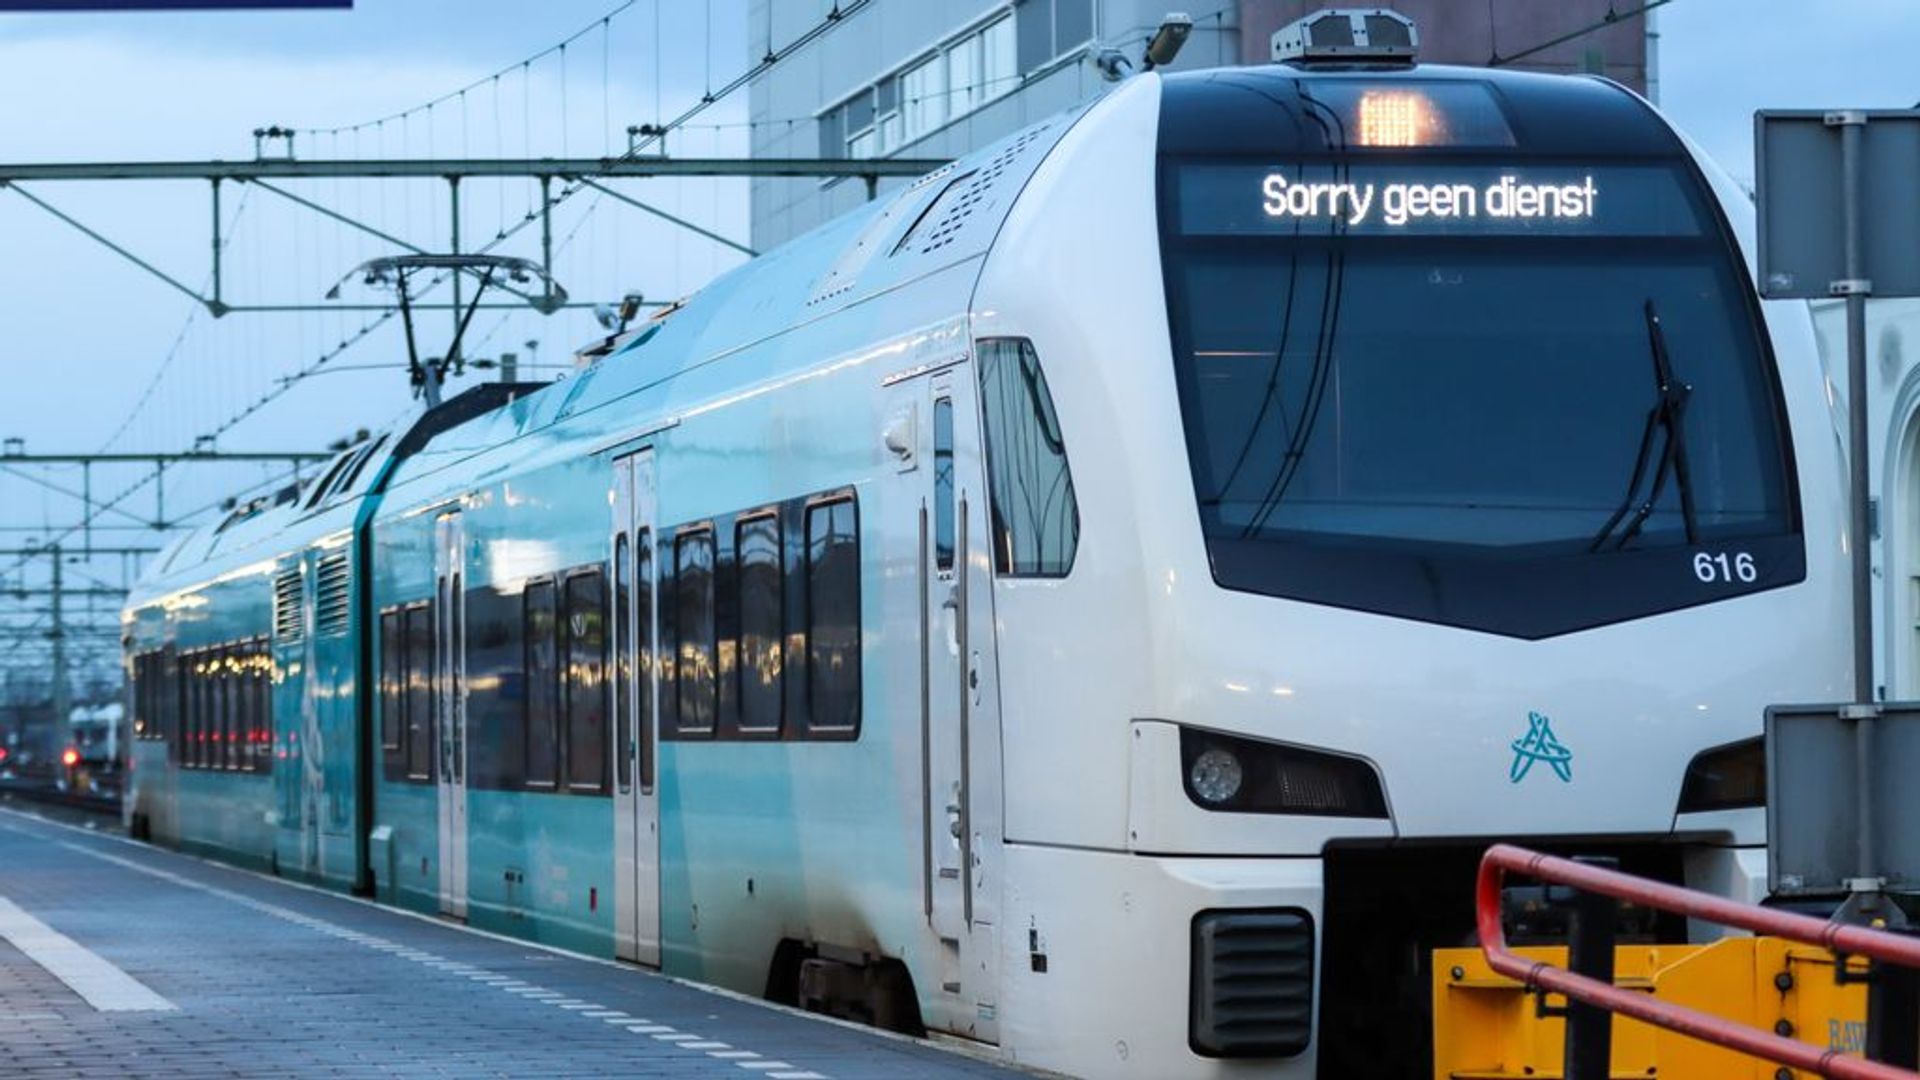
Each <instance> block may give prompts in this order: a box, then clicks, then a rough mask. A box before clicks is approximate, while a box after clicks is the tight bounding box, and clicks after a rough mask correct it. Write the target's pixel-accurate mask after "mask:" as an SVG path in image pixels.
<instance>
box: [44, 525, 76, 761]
mask: <svg viewBox="0 0 1920 1080" xmlns="http://www.w3.org/2000/svg"><path fill="white" fill-rule="evenodd" d="M48 550H49V552H50V553H51V554H52V556H53V598H52V601H53V602H52V604H51V608H52V610H51V611H50V612H49V615H50V617H51V619H52V622H53V629H51V630H50V631H48V632H47V637H48V638H49V639H50V640H51V641H52V643H53V732H54V734H53V738H52V739H51V740H50V741H48V742H47V743H45V744H43V745H45V746H46V748H47V750H48V751H49V752H50V753H53V754H56V755H57V754H58V753H59V752H60V747H59V743H60V740H61V739H62V737H63V733H64V732H65V731H66V730H67V717H68V715H69V714H71V713H72V712H73V698H72V692H73V691H72V687H69V686H68V685H67V634H66V627H65V626H63V625H62V624H61V620H62V615H61V610H60V593H61V584H62V582H61V575H62V570H61V562H62V560H61V558H60V545H59V544H54V545H52V546H51V547H50V548H49V549H48Z"/></svg>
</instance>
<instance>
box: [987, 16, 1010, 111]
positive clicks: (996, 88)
mask: <svg viewBox="0 0 1920 1080" xmlns="http://www.w3.org/2000/svg"><path fill="white" fill-rule="evenodd" d="M980 53H981V69H980V89H981V96H980V102H981V103H983V104H984V103H985V102H988V101H992V100H993V99H994V98H997V97H999V96H1000V95H1001V94H1004V93H1007V92H1008V91H1010V90H1012V89H1013V88H1014V87H1015V86H1017V85H1019V82H1020V57H1019V55H1018V53H1017V52H1016V50H1015V49H1014V39H1013V20H1012V19H1011V18H1006V19H1001V20H1000V21H999V22H996V23H994V24H992V25H991V26H988V27H987V28H986V29H985V30H982V31H980Z"/></svg>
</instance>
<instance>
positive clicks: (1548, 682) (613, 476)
mask: <svg viewBox="0 0 1920 1080" xmlns="http://www.w3.org/2000/svg"><path fill="white" fill-rule="evenodd" d="M1751 251H1752V233H1751V212H1750V209H1749V205H1748V201H1747V199H1746V198H1745V196H1744V195H1743V194H1742V193H1741V192H1740V191H1739V190H1738V189H1737V188H1735V187H1734V186H1733V185H1732V184H1731V183H1730V182H1729V181H1728V180H1726V179H1725V177H1724V176H1722V175H1721V174H1720V173H1719V172H1717V171H1716V170H1715V169H1714V168H1713V167H1712V166H1711V165H1710V164H1709V163H1707V162H1706V161H1704V160H1703V159H1702V158H1701V157H1700V156H1699V155H1698V154H1696V153H1695V152H1694V151H1693V150H1692V149H1691V148H1690V147H1689V146H1688V145H1687V144H1686V143H1685V142H1684V141H1683V140H1682V139H1681V137H1680V136H1679V135H1677V134H1676V133H1675V132H1674V131H1673V130H1672V129H1671V128H1670V127H1669V126H1668V125H1667V123H1666V122H1665V121H1663V120H1662V119H1661V117H1660V116H1659V115H1658V114H1657V113H1656V112H1655V111H1654V110H1653V109H1652V108H1651V107H1650V106H1649V105H1648V104H1647V103H1646V102H1644V101H1642V100H1641V99H1639V98H1637V97H1636V96H1634V95H1633V94H1632V93H1630V92H1628V91H1626V90H1624V89H1622V88H1621V87H1619V86H1617V85H1615V84H1612V83H1609V82H1606V81H1604V80H1600V79H1595V78H1571V77H1551V76H1542V75H1526V74H1519V73H1512V72H1500V71H1484V70H1477V69H1451V68H1444V67H1431V66H1412V65H1399V66H1396V65H1392V64H1373V65H1367V64H1351V63H1346V64H1340V63H1321V62H1307V61H1302V62H1298V63H1292V64H1277V65H1273V66H1269V67H1264V68H1252V69H1233V70H1220V71H1210V72H1201V73H1195V74H1185V75H1172V76H1165V77H1163V76H1161V75H1160V74H1158V73H1152V74H1145V75H1141V76H1138V77H1135V78H1131V79H1129V80H1127V81H1125V82H1124V83H1122V84H1121V85H1120V86H1118V87H1117V88H1116V89H1115V90H1114V91H1113V92H1112V93H1110V94H1108V95H1107V96H1106V97H1105V98H1103V99H1102V100H1100V101H1098V102H1097V103H1094V104H1092V105H1090V106H1087V107H1085V108H1084V109H1081V110H1079V111H1076V112H1074V113H1072V114H1069V115H1065V116H1061V117H1058V118H1055V119H1051V120H1048V121H1046V122H1044V123H1040V124H1038V125H1035V126H1033V127H1031V128H1028V129H1026V130H1024V131H1021V132H1019V133H1018V134H1016V135H1014V136H1012V137H1010V138H1008V139H1006V140H1004V141H1002V142H1000V143H998V144H996V145H994V146H992V147H989V148H987V149H985V150H983V151H981V152H979V153H977V154H974V155H972V156H970V157H968V158H966V159H964V160H961V161H958V162H955V163H953V164H951V165H948V166H946V167H944V168H942V169H940V170H938V171H937V172H935V173H933V174H931V175H929V176H926V177H925V178H923V179H921V180H919V181H917V182H916V183H914V184H912V185H911V186H909V187H906V188H905V189H904V190H901V191H899V192H897V193H895V194H892V195H890V196H887V197H884V198H882V199H880V200H878V201H876V202H874V203H872V204H870V205H869V206H867V207H866V208H865V209H863V210H861V211H859V212H857V213H855V214H853V215H850V216H848V217H846V218H843V219H841V220H839V221H837V222H834V223H832V224H829V225H828V226H826V227H824V228H822V229H820V230H818V231H816V232H814V233H813V234H811V235H809V236H807V237H805V238H802V239H800V240H798V241H796V242H794V243H791V244H789V245H787V246H785V247H782V248H780V249H778V250H776V251H773V252H771V253H769V254H767V255H765V256H763V257H761V258H758V259H756V260H754V261H753V262H751V263H749V264H748V265H746V266H744V267H742V268H740V269H738V270H736V271H734V272H732V273H730V274H728V275H726V276H725V277H723V278H721V279H720V280H718V281H716V282H715V283H714V284H712V285H711V286H709V287H708V288H706V289H705V290H704V291H702V292H701V293H699V294H698V295H696V296H695V297H693V298H692V299H691V300H690V301H689V302H688V303H686V304H685V305H684V306H683V307H680V308H678V309H677V310H674V311H672V312H671V313H670V314H668V315H666V316H664V317H661V318H658V319H656V320H654V321H651V322H648V323H647V324H645V325H644V326H642V327H640V328H638V329H637V330H635V331H633V332H631V333H630V334H629V335H628V336H627V337H625V338H623V339H622V340H621V341H620V342H619V343H618V344H617V347H616V348H615V349H614V350H613V351H612V353H611V355H608V356H607V357H605V358H604V359H602V360H600V361H599V362H598V363H596V364H594V365H593V366H592V367H590V368H588V369H586V370H584V371H582V372H580V373H579V374H578V375H576V376H575V377H573V378H570V379H568V380H566V381H564V382H561V383H559V384H555V385H550V386H545V387H529V386H521V385H491V386H481V387H476V388H474V389H472V390H469V391H468V392H466V393H465V394H463V395H461V396H459V397H456V398H454V399H452V400H450V401H448V402H447V403H446V404H444V405H441V406H439V407H438V408H435V409H433V410H431V411H428V412H425V413H424V414H423V415H421V416H420V417H419V418H418V419H417V420H416V421H415V422H413V424H412V425H411V426H410V427H408V428H406V429H405V430H402V431H396V432H393V433H391V434H388V435H383V436H380V437H377V438H373V439H370V440H368V441H366V442H364V443H363V444H360V445H358V446H355V447H353V448H351V449H349V450H348V451H346V452H345V453H343V454H341V455H340V456H339V458H338V459H337V460H335V461H334V462H332V463H331V465H330V466H328V467H327V468H326V470H325V472H324V473H323V474H322V475H320V476H319V477H318V479H317V480H316V481H315V482H314V483H312V484H311V485H310V486H309V487H307V488H306V489H304V490H300V491H298V492H287V493H284V494H283V496H282V497H279V498H277V499H266V500H262V501H260V502H257V503H253V504H248V505H246V506H242V507H240V508H238V509H237V510H236V511H235V512H234V513H233V514H232V515H231V516H229V517H228V518H227V520H225V521H222V522H220V523H218V524H217V525H214V526H211V527H208V528H206V529H203V530H201V531H200V532H197V533H195V534H193V535H192V536H190V537H188V538H187V539H185V540H184V541H182V542H181V543H179V544H178V545H177V546H175V547H174V548H173V549H172V550H171V551H170V553H168V554H167V555H165V556H164V557H162V558H159V559H157V560H156V561H155V562H154V563H153V566H152V570H151V573H150V575H149V576H148V578H147V579H146V580H145V581H144V583H143V584H142V585H141V586H140V588H139V590H138V593H137V595H136V596H135V597H134V598H133V600H132V601H131V603H130V605H129V606H128V608H127V611H126V615H125V632H126V649H127V663H128V664H129V670H130V674H131V676H132V682H133V691H132V701H133V705H134V716H135V725H134V728H135V731H136V738H135V745H134V751H133V754H132V757H133V763H132V780H133V790H132V795H131V797H130V798H129V799H128V801H127V808H128V810H127V812H128V813H129V814H130V815H131V822H132V825H133V827H134V828H135V829H137V830H141V831H143V832H144V833H145V834H146V835H149V836H151V837H152V838H153V839H154V840H155V841H156V842H159V843H164V844H168V845H173V846H178V847H181V848H186V849H189V850H193V851H198V852H202V853H207V854H211V855H214V856H217V857H219V858H223V859H229V860H232V861H234V862H238V863H243V864H247V865H251V866H255V867H261V868H270V869H272V870H273V871H274V872H277V873H280V874H284V875H287V876H290V877H298V878H301V879H305V880H309V881H316V882H322V883H325V884H327V885H330V886H333V887H336V888H339V889H342V890H346V889H353V890H360V891H364V892H368V893H371V894H372V895H375V896H377V897H379V898H380V899H382V900H384V901H387V902H390V903H393V904H396V905H400V906H403V907H406V908H410V909H414V910H419V911H425V912H440V913H444V914H446V915H448V916H451V917H455V918H462V919H465V920H467V921H468V922H469V923H471V924H472V925H474V926H477V927H485V928H487V929H490V930H494V931H499V932H502V933H507V934H513V935H518V936H522V937H525V938H528V939H532V940H538V941H543V942H551V943H555V944H558V945H562V946H565V947H568V948H572V949H577V950H581V951H584V952H589V953H597V954H603V955H612V956H618V957H622V958H626V959H629V960H632V961H635V962H637V963H639V964H642V965H646V966H649V967H658V968H660V969H662V970H664V971H667V972H669V973H672V974H675V975H680V976H685V977H687V978H691V979H697V980H701V981H705V982H709V983H715V984H719V985H722V986H727V987H732V988H734V989H736V990H742V991H746V992H750V993H755V994H765V995H766V996H768V997H771V998H774V999H778V1000H783V1001H788V1002H802V1003H805V1004H807V1005H808V1006H810V1007H815V1008H820V1009H826V1010H830V1011H834V1012H837V1013H840V1014H842V1015H850V1016H858V1017H862V1018H865V1019H868V1020H872V1021H874V1022H878V1023H883V1024H887V1025H889V1026H893V1027H897V1028H902V1029H906V1030H921V1029H925V1030H928V1031H936V1032H947V1033H952V1034H955V1035H959V1036H963V1037H965V1038H968V1039H972V1040H976V1041H977V1042H978V1043H980V1044H985V1045H990V1046H993V1047H997V1048H998V1049H999V1052H1000V1053H1002V1054H1004V1055H1005V1057H1007V1058H1008V1059H1011V1060H1016V1061H1019V1062H1023V1063H1030V1064H1033V1065H1037V1066H1042V1067H1046V1068H1050V1069H1057V1070H1061V1071H1064V1072H1069V1073H1075V1074H1081V1075H1090V1076H1135V1077H1151V1078H1165V1077H1174V1076H1209V1077H1211V1076H1246V1075H1251V1074H1252V1073H1250V1072H1249V1071H1248V1070H1249V1069H1252V1070H1254V1071H1257V1072H1258V1074H1259V1075H1262V1076H1273V1077H1312V1076H1320V1077H1326V1078H1343V1080H1344V1078H1353V1077H1363V1076H1365V1077H1380V1076H1420V1075H1431V1073H1430V1065H1429V1064H1428V1061H1427V1058H1426V1055H1427V1053H1428V1049H1427V1047H1428V1034H1427V1032H1426V1030H1425V1027H1424V1025H1425V1023H1426V1021H1425V1020H1424V1017H1425V1016H1426V1015H1427V1012H1428V1009H1427V1004H1426V995H1427V993H1428V989H1427V987H1428V983H1427V981H1426V980H1427V975H1428V972H1427V967H1426V965H1427V964H1428V950H1430V949H1431V948H1434V947H1436V946H1452V945H1457V944H1460V943H1461V942H1462V941H1465V940H1469V939H1470V934H1471V888H1470V881H1471V873H1472V867H1473V864H1474V861H1475V859H1476V858H1477V856H1478V853H1479V851H1480V849H1481V848H1482V846H1483V845H1484V843H1485V841H1486V840H1487V839H1489V838H1511V837H1525V838H1527V840H1528V842H1529V843H1530V844H1533V845H1535V846H1539V847H1545V848H1549V849H1554V850H1571V851H1577V852H1595V853H1609V854H1613V855H1617V856H1619V857H1620V858H1621V859H1622V860H1623V862H1624V863H1625V865H1626V866H1627V868H1628V869H1631V870H1635V871H1637V872H1640V873H1645V874H1650V875H1652V876H1655V877H1659V878H1664V879H1667V880H1675V881H1685V882H1687V883H1689V884H1691V885H1694V886H1697V887H1702V888H1707V889H1711V890H1714V891H1716V892H1720V893H1722V894H1727V895H1732V896H1736V897H1740V898H1744V899H1757V898H1759V897H1760V896H1761V895H1763V894H1764V891H1765V880H1766V874H1765V869H1766V868H1765V853H1764V847H1763V843H1764V815H1763V811H1762V810H1761V809H1760V807H1761V802H1762V799H1763V796H1764V790H1763V789H1764V785H1763V782H1762V777H1761V772H1760V769H1761V753H1760V742H1759V735H1760V725H1761V710H1762V708H1763V707H1764V706H1765V705H1767V704H1768V703H1770V702H1776V701H1788V700H1799V701H1812V700H1838V699H1840V698H1841V697H1842V696H1843V695H1844V694H1845V693H1846V688H1847V686H1848V683H1847V679H1848V677H1849V671H1850V669H1849V664H1848V659H1847V654H1846V651H1845V650H1846V646H1847V641H1848V634H1847V592H1846V585H1845V582H1846V573H1845V545H1846V537H1845V536H1844V535H1843V532H1842V529H1843V522H1844V514H1843V512H1842V494H1841V492H1842V485H1841V483H1840V477H1841V474H1842V462H1841V457H1840V452H1839V449H1838V442H1837V439H1836V425H1835V420H1834V416H1833V414H1832V412H1831V410H1830V404H1829V397H1828V394H1827V384H1826V382H1825V375H1824V373H1823V370H1822V368H1821V366H1820V361H1819V359H1818V356H1817V354H1816V350H1815V346H1814V339H1813V334H1812V330H1811V326H1810V323H1809V321H1808V318H1807V314H1806V311H1805V308H1804V306H1803V305H1798V304H1780V303H1763V302H1761V301H1760V300H1759V299H1758V297H1757V295H1756V293H1755V290H1754V287H1753V281H1752V266H1751ZM1663 932H1664V933H1668V934H1671V935H1673V936H1675V937H1684V935H1685V933H1686V928H1685V927H1684V926H1675V927H1667V928H1664V929H1663Z"/></svg>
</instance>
